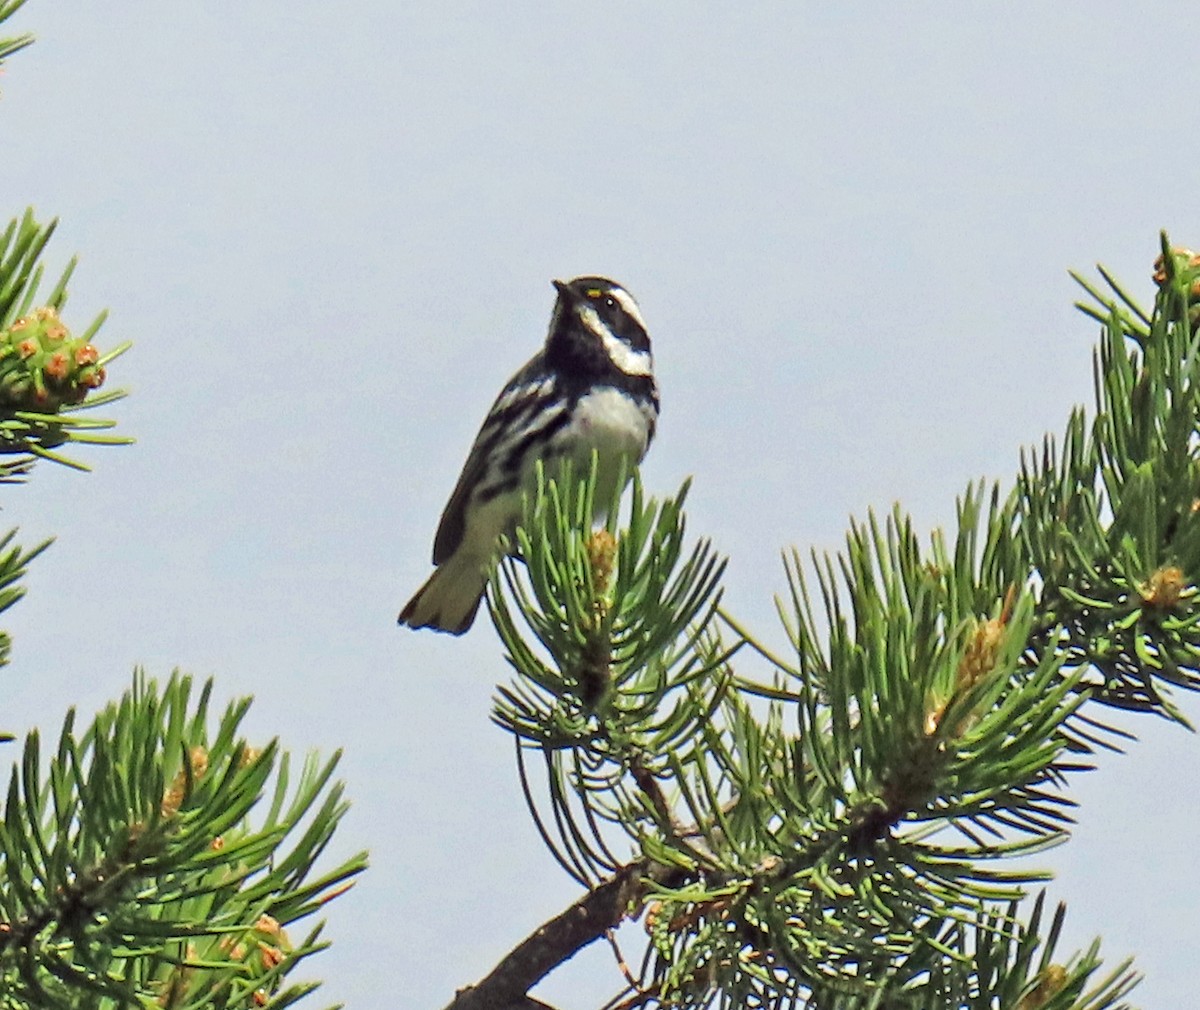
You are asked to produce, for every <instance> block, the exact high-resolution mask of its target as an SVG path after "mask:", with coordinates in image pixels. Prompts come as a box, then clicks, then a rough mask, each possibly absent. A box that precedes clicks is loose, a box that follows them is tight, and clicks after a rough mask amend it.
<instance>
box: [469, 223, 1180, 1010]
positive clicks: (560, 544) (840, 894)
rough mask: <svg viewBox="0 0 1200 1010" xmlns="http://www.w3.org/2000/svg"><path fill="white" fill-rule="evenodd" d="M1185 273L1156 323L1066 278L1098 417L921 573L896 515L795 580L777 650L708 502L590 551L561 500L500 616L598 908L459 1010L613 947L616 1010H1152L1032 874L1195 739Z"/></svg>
mask: <svg viewBox="0 0 1200 1010" xmlns="http://www.w3.org/2000/svg"><path fill="white" fill-rule="evenodd" d="M1162 250H1163V253H1162V256H1161V258H1160V259H1159V261H1158V263H1157V265H1156V274H1155V280H1156V282H1157V283H1158V286H1159V287H1158V293H1157V296H1156V300H1155V303H1154V307H1153V310H1152V311H1149V312H1148V311H1146V310H1145V309H1143V308H1142V307H1140V306H1139V305H1138V304H1137V302H1136V301H1135V300H1134V298H1133V297H1132V296H1131V295H1129V294H1128V293H1127V292H1126V290H1125V289H1124V288H1122V286H1121V285H1120V284H1119V283H1118V282H1117V281H1116V280H1115V279H1114V278H1113V277H1112V276H1111V275H1110V274H1109V273H1108V272H1107V271H1105V270H1104V269H1103V268H1100V275H1101V277H1102V279H1103V283H1100V284H1094V283H1092V282H1090V281H1089V280H1087V279H1086V278H1084V277H1082V276H1076V280H1077V281H1078V282H1079V283H1080V285H1081V286H1082V287H1083V289H1084V291H1085V292H1086V295H1087V297H1086V299H1085V300H1084V301H1083V302H1081V303H1079V308H1081V309H1082V310H1083V311H1084V312H1085V313H1087V314H1088V315H1089V316H1090V317H1092V318H1093V319H1095V320H1096V321H1098V322H1099V323H1100V326H1101V334H1100V344H1099V348H1098V351H1097V354H1096V356H1095V364H1094V371H1095V397H1096V406H1095V413H1094V415H1093V416H1092V417H1091V418H1089V417H1088V416H1087V414H1086V412H1085V411H1084V410H1083V409H1082V408H1079V409H1076V410H1075V411H1074V412H1073V413H1072V415H1071V417H1070V420H1069V422H1068V423H1067V426H1066V430H1065V432H1064V433H1063V435H1062V436H1061V437H1060V438H1053V437H1047V438H1046V439H1045V440H1044V441H1043V443H1042V444H1041V446H1040V447H1039V448H1037V449H1036V450H1030V451H1027V452H1023V453H1022V455H1021V457H1020V462H1019V466H1018V467H1017V468H1016V474H1015V480H1014V481H1013V483H1012V485H1011V487H1007V488H1006V487H1002V486H1001V485H999V484H996V485H983V484H977V483H976V484H968V485H967V487H966V490H965V491H964V493H963V495H962V497H961V498H960V499H959V501H958V507H957V516H956V526H955V528H953V529H951V530H949V531H948V532H945V533H943V532H941V531H936V532H934V533H933V534H932V536H931V537H930V538H929V540H928V543H927V544H924V545H923V544H922V539H921V538H920V537H919V536H918V533H917V531H916V530H915V529H914V525H913V522H912V520H911V519H910V518H909V517H908V516H907V515H905V514H904V513H903V512H902V511H901V510H900V509H899V507H897V508H896V509H895V510H894V511H893V512H891V513H890V514H889V515H887V516H886V517H884V518H880V517H878V516H875V515H873V514H872V515H870V516H869V517H868V518H867V520H866V521H865V522H859V523H854V524H853V525H852V526H851V528H850V530H849V532H848V534H847V538H846V546H845V548H844V550H842V551H841V552H839V553H837V554H836V555H834V556H824V555H818V554H815V553H814V554H813V555H812V556H811V557H809V558H808V559H806V558H805V557H804V556H803V555H802V554H801V553H800V552H798V551H792V552H791V553H789V554H788V555H787V556H786V568H787V575H788V584H789V589H790V592H789V595H788V597H787V598H786V599H784V600H782V601H779V603H778V612H779V617H780V620H781V622H782V626H783V630H784V632H785V634H786V638H787V641H788V642H789V643H790V644H789V648H788V649H787V650H786V652H780V651H778V650H772V649H770V648H769V647H768V646H767V645H765V644H764V636H761V635H756V634H755V633H754V632H753V631H751V630H750V629H748V628H746V627H745V626H744V624H743V623H742V622H740V621H739V620H737V618H736V617H735V616H733V615H731V614H730V613H728V612H727V610H726V609H724V608H723V607H722V606H721V588H720V586H721V575H722V569H723V567H724V561H723V560H722V559H721V558H719V557H718V556H717V555H716V554H715V552H714V551H713V549H712V547H711V545H710V544H709V543H708V542H707V541H706V540H703V539H701V540H691V539H689V538H688V537H687V536H686V533H685V519H684V512H683V504H684V499H685V496H686V492H687V487H686V485H685V486H684V488H683V489H681V491H680V492H679V493H678V494H677V495H676V496H674V497H673V498H668V499H666V500H664V501H662V502H657V503H656V502H654V501H648V500H646V498H645V497H644V495H643V492H642V488H641V486H640V484H639V483H638V482H637V480H636V479H635V481H634V489H633V493H632V496H631V501H630V502H629V503H628V505H627V506H626V507H625V508H624V509H622V508H621V507H620V503H619V502H617V501H614V502H613V503H611V507H610V510H609V519H608V520H607V524H606V525H605V527H604V528H603V529H600V530H597V531H594V532H593V531H592V530H591V529H590V523H589V522H588V517H589V516H591V515H592V503H591V495H592V491H591V485H590V481H588V480H582V481H580V480H573V479H570V478H568V479H567V480H565V481H563V480H560V481H557V482H555V481H549V480H545V479H543V480H542V481H541V484H540V486H539V489H538V492H537V494H536V495H535V496H533V497H532V499H531V500H530V501H528V502H527V507H526V514H525V519H524V522H523V525H522V528H521V529H519V530H518V531H517V535H516V537H515V540H514V542H513V543H512V544H511V545H510V549H511V550H512V551H513V554H512V556H509V557H507V558H505V559H504V560H503V561H502V562H501V564H500V565H499V567H498V569H497V571H496V573H495V575H494V577H493V579H492V582H491V585H490V588H489V596H488V600H489V609H490V613H491V617H492V620H493V622H494V623H495V626H496V628H497V631H498V633H499V635H500V638H501V641H502V643H503V647H504V651H505V659H506V660H507V662H508V663H509V664H510V665H511V667H512V669H513V670H514V671H515V678H514V679H513V680H512V682H511V683H509V684H508V685H507V686H502V687H501V688H500V689H499V693H498V696H497V698H496V700H495V708H494V716H493V717H494V720H495V722H496V723H497V724H498V725H499V726H500V727H502V728H503V729H504V730H505V731H507V732H508V733H510V734H511V735H512V736H513V739H514V742H515V745H516V756H517V766H518V771H519V774H520V778H521V782H522V785H523V787H524V792H525V797H526V800H527V803H528V806H529V811H530V813H531V815H532V816H533V818H534V820H535V823H536V825H537V828H538V830H539V832H540V834H541V837H542V840H543V841H544V843H545V845H546V847H547V848H548V850H549V851H550V853H551V854H552V855H553V857H554V858H555V859H556V860H557V861H558V863H559V865H560V866H561V867H562V868H563V870H564V871H565V872H566V873H567V874H569V875H570V876H571V877H572V878H573V879H574V880H576V881H577V882H578V884H579V885H580V887H581V888H582V889H583V892H584V893H583V895H582V897H580V898H579V900H578V901H577V902H576V903H575V904H574V905H572V906H571V907H570V908H568V909H566V910H565V911H564V912H563V913H562V914H561V915H559V916H557V917H556V918H554V919H553V920H551V921H549V922H547V923H545V924H543V925H542V926H541V927H540V928H538V929H537V930H535V931H534V932H533V933H531V934H530V935H529V936H528V937H527V938H526V939H525V940H524V941H522V942H521V943H520V944H518V946H516V947H515V948H514V949H513V950H512V951H511V952H510V953H509V954H508V955H507V956H506V957H505V958H504V959H502V961H501V962H500V963H499V964H498V965H497V966H496V968H495V969H494V970H493V971H492V972H491V973H490V974H489V975H488V976H487V977H486V978H485V979H483V980H482V981H480V982H479V983H477V984H475V985H473V986H468V987H466V988H465V989H463V990H462V991H460V992H459V993H458V995H457V996H456V997H455V999H454V1000H453V1001H452V1003H451V1004H450V1008H451V1010H476V1008H488V1010H510V1008H511V1010H516V1008H524V1010H530V1008H538V1007H540V1008H545V1007H546V1004H544V1003H542V1002H540V1001H538V1000H536V999H535V998H533V997H531V996H529V995H528V992H529V990H530V989H531V988H532V987H533V986H534V985H536V984H537V982H538V981H539V980H541V979H542V978H544V977H545V976H546V975H547V974H548V973H550V972H551V971H552V970H554V968H555V967H557V966H558V965H560V964H562V963H563V962H564V961H566V960H567V959H568V958H570V957H571V956H573V955H574V954H575V953H576V952H577V951H578V950H580V949H581V948H583V947H584V946H586V945H588V944H590V943H593V942H595V941H597V940H600V939H605V938H607V939H608V940H609V942H610V943H611V944H612V946H613V949H614V954H615V955H616V956H615V965H616V968H619V971H617V970H614V990H615V993H614V994H613V995H612V996H611V998H609V999H608V1000H607V1002H603V999H604V997H600V998H598V999H597V998H593V1000H592V1001H591V1003H590V1004H589V1005H603V1006H604V1007H605V1008H607V1010H633V1008H643V1007H722V1008H731V1010H732V1008H738V1010H741V1008H771V1010H782V1008H800V1007H804V1008H813V1010H942V1008H945V1010H958V1008H970V1010H983V1008H988V1010H1068V1008H1071V1010H1106V1008H1114V1007H1127V1006H1128V1004H1127V1003H1125V1002H1123V1000H1124V997H1125V996H1126V995H1127V994H1128V993H1129V991H1130V990H1131V988H1132V987H1133V986H1134V984H1135V983H1136V981H1137V979H1138V975H1137V974H1136V972H1135V971H1134V970H1133V968H1132V967H1131V964H1130V963H1129V962H1128V961H1125V962H1122V963H1120V964H1118V965H1117V966H1116V967H1105V966H1104V965H1103V963H1102V962H1101V959H1100V956H1099V943H1098V942H1097V943H1095V944H1093V945H1092V946H1090V947H1089V948H1088V949H1087V950H1085V951H1078V952H1066V951H1061V950H1059V944H1058V938H1059V934H1060V931H1061V927H1062V923H1063V920H1064V915H1065V909H1064V908H1063V907H1062V906H1061V905H1059V906H1058V907H1057V908H1054V909H1050V908H1048V907H1047V904H1046V898H1045V892H1044V890H1043V889H1042V888H1041V887H1040V885H1041V884H1042V882H1044V881H1046V880H1048V879H1050V877H1051V872H1050V870H1049V869H1048V868H1047V869H1045V870H1041V871H1038V870H1030V869H1029V868H1028V867H1029V859H1028V858H1025V859H1024V860H1023V861H1022V862H1020V863H1016V862H1015V859H1016V857H1030V856H1033V855H1036V854H1038V853H1041V852H1043V851H1044V850H1046V849H1048V848H1050V847H1052V846H1054V845H1056V844H1058V843H1060V842H1062V841H1064V840H1066V838H1067V837H1068V829H1069V827H1070V824H1071V814H1070V809H1071V807H1072V806H1073V803H1072V801H1071V799H1070V792H1069V790H1070V787H1071V784H1072V780H1073V777H1074V776H1075V775H1076V774H1077V773H1078V772H1080V771H1083V770H1085V769H1087V768H1089V761H1090V758H1091V756H1092V755H1094V754H1095V753H1096V752H1097V750H1098V749H1099V748H1108V749H1113V750H1117V749H1120V746H1121V745H1122V744H1124V743H1125V742H1127V741H1128V740H1130V739H1132V737H1131V736H1129V734H1127V733H1125V732H1124V731H1121V730H1119V729H1117V728H1116V727H1115V726H1113V725H1111V724H1110V722H1109V721H1107V720H1106V718H1105V713H1106V712H1111V711H1113V710H1117V709H1119V710H1125V711H1131V712H1138V713H1145V714H1147V715H1157V716H1160V717H1166V718H1167V719H1169V720H1173V721H1175V722H1178V723H1183V724H1185V725H1186V720H1185V718H1184V716H1183V714H1182V713H1181V712H1180V711H1179V709H1178V708H1177V707H1176V705H1175V703H1174V700H1173V697H1174V692H1175V691H1177V690H1184V691H1194V690H1196V689H1197V688H1198V687H1200V630H1198V629H1200V608H1198V606H1197V590H1196V587H1195V578H1196V573H1197V572H1198V571H1200V440H1198V437H1197V430H1198V424H1200V329H1197V324H1198V323H1200V256H1198V255H1196V254H1193V253H1191V252H1190V251H1188V250H1183V249H1173V248H1171V247H1170V246H1169V244H1168V242H1167V239H1166V236H1163V237H1162ZM752 660H753V662H752ZM757 668H765V669H767V670H769V673H767V674H755V673H753V672H748V669H749V670H753V669H757ZM631 924H633V925H632V926H631ZM621 925H625V927H626V928H625V929H624V930H623V931H622V933H621V934H620V937H617V936H616V935H615V934H614V931H615V930H616V929H617V928H618V927H619V926H621ZM631 937H632V938H633V939H631ZM634 945H636V947H638V948H640V949H639V950H637V951H636V956H635V951H634V950H633V949H632V948H633V946H634ZM631 966H632V967H631Z"/></svg>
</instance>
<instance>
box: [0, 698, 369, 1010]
mask: <svg viewBox="0 0 1200 1010" xmlns="http://www.w3.org/2000/svg"><path fill="white" fill-rule="evenodd" d="M211 689H212V685H211V682H210V683H209V684H207V685H206V686H205V687H204V688H203V690H202V691H201V692H200V695H199V698H198V699H197V701H196V702H195V703H192V702H191V681H190V679H189V678H187V677H179V676H175V677H172V678H171V680H170V681H169V682H168V683H167V684H166V685H165V686H164V687H163V688H162V690H161V691H160V689H159V688H158V685H157V684H155V683H154V682H153V681H150V682H147V681H146V680H145V679H144V678H142V677H140V676H139V677H137V678H136V680H135V684H134V687H133V689H132V691H131V692H129V693H127V694H126V695H125V697H124V698H123V699H122V701H121V702H120V704H118V705H115V706H110V707H109V708H108V709H106V710H105V711H104V712H102V713H101V714H100V715H99V716H98V717H97V718H96V720H95V722H94V723H93V724H92V726H91V727H90V728H89V729H87V731H86V732H84V733H83V734H82V735H77V734H76V733H75V729H74V714H73V713H72V714H71V715H69V716H68V718H67V720H66V723H65V725H64V727H63V731H62V734H61V736H60V738H59V742H58V746H57V748H56V750H55V754H54V756H53V757H52V758H51V760H50V761H49V764H48V768H47V770H46V773H45V774H44V775H43V774H42V771H41V745H40V740H39V738H38V735H37V733H36V732H35V733H33V734H31V735H30V737H29V738H28V739H27V741H26V745H25V748H24V753H23V758H22V761H21V764H20V766H19V767H18V768H16V769H14V772H13V775H12V778H11V780H10V783H9V789H8V795H7V800H6V803H5V807H4V817H3V825H2V826H0V868H2V873H0V992H3V993H4V994H5V996H6V998H7V1000H8V1002H6V1003H5V1006H14V1007H16V1006H21V1007H32V1006H38V1007H42V1006H46V1007H57V1006H75V1005H77V1001H78V1000H80V999H82V998H83V996H84V994H87V993H91V994H93V995H94V996H95V997H99V998H102V999H103V1000H107V1001H110V1002H109V1003H103V1002H102V1003H101V1004H99V1005H102V1006H104V1005H114V1006H126V1005H133V1004H139V1005H141V1004H144V1003H146V1002H147V1001H158V1004H159V1005H161V1006H169V1007H173V1008H192V1010H202V1008H204V1010H207V1008H210V1007H216V1006H221V1007H225V1008H229V1010H232V1008H235V1007H246V1008H250V1007H258V1006H263V1005H265V1002H266V1001H267V999H268V998H269V999H270V1000H272V1001H273V1002H272V1003H271V1005H272V1006H284V1005H287V1004H288V1003H290V1002H293V1001H294V1000H295V999H298V998H299V997H300V996H302V995H303V994H304V993H306V992H308V991H311V989H312V988H313V985H312V984H311V983H304V984H299V985H287V984H286V979H287V976H288V975H289V974H290V972H291V971H292V970H293V969H294V968H295V967H296V966H297V965H298V964H299V963H300V962H301V961H302V960H303V959H305V958H307V957H308V956H309V955H311V954H313V953H315V952H316V951H318V950H320V949H322V948H323V947H324V943H323V942H321V941H320V939H319V937H320V932H321V926H320V925H318V926H317V927H315V928H312V929H309V930H308V932H307V935H306V936H304V937H303V938H301V939H298V940H292V939H291V938H290V937H289V936H288V933H287V931H286V930H287V928H288V927H293V926H294V925H295V924H296V923H298V922H300V921H301V920H303V919H305V918H308V917H309V916H311V915H313V914H314V913H316V912H319V911H320V910H321V909H322V908H323V906H324V904H325V903H326V902H328V901H329V900H331V899H332V898H334V897H336V896H337V895H338V894H340V893H341V892H342V891H344V890H345V889H346V887H348V886H349V884H350V882H351V881H352V879H353V878H354V877H355V876H356V875H357V874H358V873H360V872H361V871H362V870H363V868H364V867H365V865H366V863H365V857H364V856H363V855H362V854H359V855H357V856H354V857H352V858H351V859H349V860H346V861H345V862H343V863H341V864H339V865H337V866H335V867H334V868H333V869H332V870H329V871H327V872H324V873H322V874H320V875H317V876H315V877H314V875H313V870H314V864H315V862H316V860H317V859H318V857H319V856H320V855H321V853H322V852H323V850H324V849H325V847H326V845H327V843H328V841H329V839H330V838H331V836H332V833H333V831H334V829H335V828H336V825H337V822H338V820H339V819H340V818H341V816H342V814H343V813H344V812H345V809H346V803H345V801H344V800H343V799H342V787H341V785H340V784H338V783H332V781H331V775H332V773H333V770H334V767H335V766H336V763H337V757H336V756H335V757H334V758H333V760H331V761H327V762H323V763H322V762H317V761H315V760H309V761H306V762H305V765H304V768H303V769H302V771H301V774H300V775H299V776H298V777H297V778H295V779H293V778H292V776H291V775H290V774H289V760H288V758H287V756H286V755H281V754H280V752H279V749H278V746H277V745H276V744H275V743H274V742H271V743H269V744H267V745H266V746H265V747H263V748H262V749H261V750H255V749H253V748H251V747H249V746H248V745H247V744H246V743H245V742H244V741H242V740H240V739H239V738H238V736H237V731H238V726H239V724H240V722H241V720H242V718H243V717H244V715H245V713H246V711H247V709H248V707H249V702H248V701H242V702H239V703H236V704H234V705H231V706H230V707H229V708H228V710H227V711H226V712H225V714H224V716H223V717H222V718H221V719H220V720H219V722H218V725H217V727H216V731H215V733H214V732H213V731H212V730H211V729H210V727H209V725H208V722H209V720H208V705H209V696H210V693H211ZM272 779H274V783H273V785H272ZM268 794H270V795H271V796H272V798H271V803H270V807H269V809H268V810H267V811H266V813H265V815H264V814H262V813H259V814H258V816H257V817H254V816H252V815H253V814H254V813H255V811H256V810H257V809H258V808H259V807H260V806H261V803H262V800H263V799H264V798H265V797H266V796H267V795H268ZM255 821H257V823H254V822H255Z"/></svg>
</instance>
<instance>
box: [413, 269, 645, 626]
mask: <svg viewBox="0 0 1200 1010" xmlns="http://www.w3.org/2000/svg"><path fill="white" fill-rule="evenodd" d="M554 287H555V288H556V289H557V290H558V300H557V302H556V303H555V306H554V314H553V315H552V316H551V318H550V332H549V334H548V335H547V336H546V345H545V347H543V348H542V350H540V351H539V352H538V353H537V354H535V355H534V356H533V358H532V359H531V360H530V361H529V362H528V363H527V364H526V365H525V367H524V368H522V369H521V370H520V371H519V372H517V374H516V375H514V376H513V377H512V378H511V379H509V380H508V384H507V385H506V386H505V387H504V389H503V390H502V391H501V393H500V395H499V396H498V397H497V398H496V402H495V403H493V404H492V409H491V410H490V411H488V415H487V417H486V418H485V419H484V422H483V426H482V427H481V428H480V429H479V434H478V435H476V436H475V443H474V444H473V445H472V446H471V452H470V454H469V455H468V456H467V462H466V465H465V466H464V467H463V471H462V474H461V475H460V476H459V478H458V483H457V484H456V485H455V486H454V491H453V492H452V493H451V495H450V501H449V502H448V503H447V505H446V508H445V510H444V511H443V512H442V520H441V523H440V524H439V525H438V530H437V536H436V537H435V538H434V541H433V563H434V564H435V565H436V566H437V568H436V569H435V571H434V573H433V575H431V576H430V577H429V579H428V581H427V582H426V583H425V584H424V585H423V586H422V587H421V588H420V589H418V590H417V593H416V595H415V596H413V598H412V599H411V600H409V601H408V603H407V604H406V605H405V607H404V609H403V610H402V611H400V624H407V625H408V626H409V627H412V628H434V629H436V630H438V631H448V632H450V634H452V635H461V634H462V633H463V632H464V631H466V630H467V629H468V628H469V627H470V626H471V622H472V621H474V620H475V612H476V611H477V610H478V609H479V601H480V600H481V599H482V598H483V593H484V590H485V588H486V587H487V580H488V576H489V567H490V565H491V562H492V561H493V556H494V553H495V550H496V541H497V539H498V538H499V537H500V535H501V534H511V533H512V532H513V530H514V529H515V528H516V524H517V521H518V520H519V519H520V517H521V492H522V489H526V490H527V489H530V488H531V487H532V485H533V482H534V480H535V474H536V471H535V464H536V463H537V461H538V460H541V461H542V463H543V465H546V464H547V463H549V462H550V461H558V460H568V459H569V460H571V461H572V462H573V463H574V465H575V466H576V468H577V471H576V472H578V468H587V467H590V466H591V459H592V452H593V451H595V452H596V454H597V457H598V471H597V481H596V501H597V502H605V503H607V502H609V501H611V499H612V495H613V493H614V492H615V491H616V487H615V484H616V481H617V479H618V477H617V475H618V473H619V472H621V469H622V466H621V461H622V460H624V461H625V464H626V465H625V471H624V472H625V473H626V474H628V472H629V469H630V468H631V467H632V464H634V463H637V462H640V461H641V459H642V457H643V456H644V455H645V454H646V450H647V449H648V448H649V446H650V440H651V439H652V438H653V437H654V426H655V423H656V421H657V420H658V386H657V385H656V384H655V381H654V366H653V359H652V357H651V354H650V337H649V335H648V334H647V332H646V323H645V320H643V319H642V313H641V310H640V309H639V308H638V306H637V302H635V301H634V300H633V296H632V295H630V294H629V292H628V291H626V290H625V289H624V288H623V287H621V285H619V284H616V283H615V282H613V281H610V280H607V279H606V278H604V277H576V278H575V279H574V280H573V281H566V282H563V281H555V282H554ZM585 472H586V469H585Z"/></svg>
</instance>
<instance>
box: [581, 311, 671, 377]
mask: <svg viewBox="0 0 1200 1010" xmlns="http://www.w3.org/2000/svg"><path fill="white" fill-rule="evenodd" d="M579 318H580V319H581V320H582V321H583V325H584V326H586V327H587V328H588V329H589V330H591V331H592V332H593V333H594V334H596V336H597V337H599V338H600V343H601V344H603V345H604V353H605V354H607V355H608V357H609V360H610V361H611V362H612V363H613V364H614V365H616V366H617V368H619V369H620V370H621V371H622V372H624V373H625V374H626V375H653V374H654V361H653V359H652V358H651V357H650V352H649V351H635V350H634V349H633V348H632V347H630V346H629V345H628V344H627V343H625V341H624V340H621V339H620V338H619V337H614V336H613V334H612V330H610V329H609V328H608V327H607V326H605V325H604V322H603V320H601V318H600V315H599V313H597V312H596V310H595V309H593V308H592V307H591V306H590V305H581V306H579Z"/></svg>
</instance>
